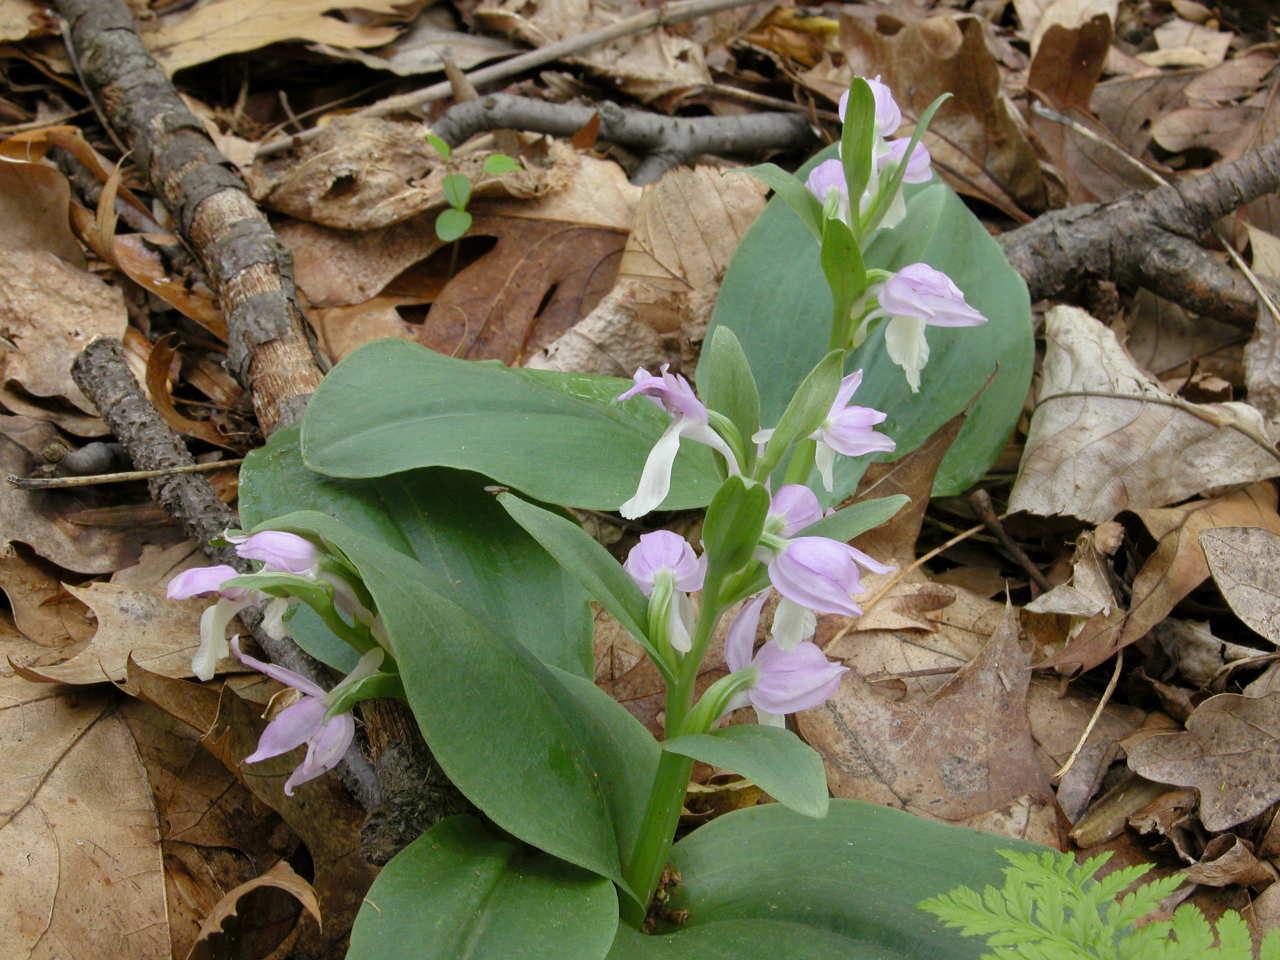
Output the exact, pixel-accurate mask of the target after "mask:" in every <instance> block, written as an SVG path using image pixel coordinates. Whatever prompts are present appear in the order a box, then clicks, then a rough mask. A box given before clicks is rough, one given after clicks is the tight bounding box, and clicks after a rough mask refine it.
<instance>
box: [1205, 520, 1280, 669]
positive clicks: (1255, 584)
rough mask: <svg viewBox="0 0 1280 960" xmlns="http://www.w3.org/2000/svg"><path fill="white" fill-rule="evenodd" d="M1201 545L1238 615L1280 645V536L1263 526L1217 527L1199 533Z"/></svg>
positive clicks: (1260, 634)
mask: <svg viewBox="0 0 1280 960" xmlns="http://www.w3.org/2000/svg"><path fill="white" fill-rule="evenodd" d="M1200 546H1201V547H1203V548H1204V556H1205V560H1207V561H1208V564H1209V572H1210V573H1211V574H1213V579H1214V582H1215V583H1217V585H1218V589H1219V590H1221V591H1222V596H1223V599H1225V600H1226V601H1227V603H1228V604H1229V605H1230V606H1231V609H1232V610H1233V611H1234V612H1235V615H1236V616H1237V617H1239V618H1240V619H1241V620H1243V621H1244V622H1245V624H1246V625H1247V626H1248V627H1249V628H1250V629H1251V630H1253V631H1254V633H1257V634H1258V635H1259V636H1262V637H1266V638H1267V639H1268V640H1270V641H1271V642H1272V643H1274V644H1277V645H1280V536H1277V535H1276V534H1275V533H1272V532H1271V531H1269V530H1264V529H1263V528H1262V527H1218V528H1216V529H1211V530H1206V531H1204V532H1203V533H1202V534H1200Z"/></svg>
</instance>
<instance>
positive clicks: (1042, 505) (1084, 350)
mask: <svg viewBox="0 0 1280 960" xmlns="http://www.w3.org/2000/svg"><path fill="white" fill-rule="evenodd" d="M1045 333H1046V340H1047V350H1046V353H1045V360H1044V367H1043V371H1042V374H1041V381H1040V385H1039V389H1038V403H1037V406H1036V410H1035V413H1034V414H1033V416H1032V420H1031V430H1030V433H1029V435H1028V437H1027V444H1026V452H1025V453H1024V455H1023V459H1022V464H1021V468H1020V469H1019V472H1018V479H1017V482H1016V483H1015V484H1014V488H1013V492H1012V493H1011V495H1010V498H1009V509H1010V510H1011V511H1017V510H1025V511H1027V512H1029V513H1035V514H1040V515H1043V516H1051V515H1056V514H1071V515H1074V516H1077V517H1080V518H1081V519H1084V520H1088V521H1090V522H1093V523H1101V522H1103V521H1104V520H1110V519H1111V518H1112V517H1114V516H1115V515H1116V514H1118V513H1119V512H1120V511H1121V510H1132V509H1137V508H1141V507H1159V506H1163V505H1164V504H1166V503H1174V502H1176V501H1178V500H1184V499H1186V498H1187V497H1190V496H1193V495H1194V494H1196V493H1199V492H1200V491H1201V490H1204V489H1205V488H1207V487H1211V486H1215V485H1224V484H1231V483H1248V482H1251V481H1255V480H1261V479H1263V478H1266V477H1273V476H1276V475H1278V474H1280V458H1277V456H1276V454H1275V452H1274V449H1273V448H1271V447H1270V443H1269V441H1268V440H1267V438H1266V434H1265V430H1264V427H1263V422H1262V416H1261V414H1259V413H1258V411H1257V410H1255V409H1254V408H1253V407H1250V406H1249V405H1248V404H1244V403H1217V404H1192V403H1188V402H1186V401H1183V400H1179V399H1177V398H1176V397H1172V396H1170V395H1169V394H1168V393H1167V392H1165V391H1164V390H1163V389H1162V388H1161V387H1160V386H1159V385H1157V384H1156V383H1153V382H1152V381H1151V380H1150V379H1149V378H1148V377H1147V376H1146V375H1145V374H1143V373H1142V372H1141V371H1140V370H1139V369H1138V368H1137V367H1136V366H1135V365H1134V364H1133V361H1132V360H1131V359H1130V358H1129V356H1128V355H1127V354H1126V353H1125V352H1124V349H1123V348H1122V347H1121V346H1120V344H1119V343H1118V342H1117V340H1116V338H1115V334H1113V333H1112V332H1111V331H1110V330H1108V329H1107V328H1106V327H1104V326H1103V325H1102V324H1101V323H1099V322H1098V321H1097V320H1095V319H1094V318H1093V317H1091V316H1089V314H1087V313H1085V312H1084V311H1083V310H1080V309H1078V308H1076V307H1067V306H1058V307H1054V308H1053V309H1052V310H1050V311H1049V313H1048V314H1047V315H1046V317H1045Z"/></svg>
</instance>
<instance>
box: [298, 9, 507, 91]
mask: <svg viewBox="0 0 1280 960" xmlns="http://www.w3.org/2000/svg"><path fill="white" fill-rule="evenodd" d="M311 49H312V50H314V51H315V52H316V53H322V54H324V55H325V56H326V57H332V58H334V59H337V60H354V61H356V62H357V63H362V64H364V65H365V66H366V67H369V68H371V69H373V70H386V71H389V72H390V73H393V74H395V75H396V76H400V77H412V76H418V75H420V74H424V73H439V72H441V71H442V70H444V59H443V58H442V55H443V56H444V57H448V59H450V60H452V61H453V62H454V63H455V64H457V66H458V69H459V70H470V69H471V68H472V67H475V66H479V65H480V64H482V63H484V62H485V61H486V60H493V59H495V58H497V57H509V56H512V55H513V54H517V53H520V52H521V50H520V48H519V47H516V46H514V45H512V44H510V43H506V42H504V41H502V40H499V39H498V38H497V37H486V36H484V35H482V34H477V33H471V32H463V31H461V30H457V29H455V28H454V16H453V14H452V13H451V12H449V10H447V9H446V8H444V7H443V6H440V5H433V6H430V7H428V9H426V10H424V11H422V12H421V13H419V14H418V15H417V16H416V17H415V18H414V19H413V21H412V22H411V23H410V24H409V29H408V30H407V31H405V32H404V33H402V34H400V36H399V37H397V38H396V39H395V40H394V41H393V42H391V43H389V44H387V45H386V46H385V47H379V48H378V49H377V50H373V51H364V50H352V49H348V48H343V47H335V46H329V45H327V44H323V43H321V44H316V45H314V46H312V47H311Z"/></svg>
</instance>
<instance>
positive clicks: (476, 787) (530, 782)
mask: <svg viewBox="0 0 1280 960" xmlns="http://www.w3.org/2000/svg"><path fill="white" fill-rule="evenodd" d="M272 525H273V528H274V529H279V530H287V531H290V532H293V533H298V534H302V535H305V536H311V537H312V538H315V539H318V540H320V541H322V542H324V543H326V544H327V545H329V546H330V547H331V548H332V549H336V550H337V551H338V552H340V553H341V554H342V555H344V556H345V557H346V558H347V559H348V560H349V561H350V562H351V564H352V565H353V566H354V567H355V568H356V569H357V570H359V571H360V575H361V577H362V578H363V580H364V583H365V585H366V587H368V589H369V592H370V593H371V594H372V595H373V598H374V601H375V603H376V605H377V608H378V614H379V616H381V617H382V620H383V623H384V624H385V625H386V629H387V633H388V635H389V637H390V645H391V652H392V654H393V655H394V656H395V658H396V661H397V662H398V663H399V665H400V674H401V677H402V679H403V682H404V688H405V693H406V694H407V697H408V701H409V706H410V707H411V708H412V709H413V713H414V716H415V717H416V718H417V721H418V726H419V728H420V729H421V730H422V735H423V737H424V738H425V739H426V741H427V743H428V744H429V745H430V747H431V750H432V752H433V753H434V754H435V756H436V759H437V760H439V762H440V766H441V767H442V768H443V770H444V772H445V774H446V775H447V776H448V777H449V779H450V780H451V781H453V783H454V784H455V785H456V786H457V787H458V789H459V790H461V791H462V792H463V793H464V794H465V795H466V796H467V798H468V799H470V800H471V802H472V803H474V804H475V805H476V806H477V807H479V808H480V809H481V810H483V811H484V812H485V814H487V815H488V816H489V817H490V818H491V819H492V820H493V822H494V823H496V824H497V825H498V826H500V827H501V828H502V829H504V830H507V831H509V832H510V833H512V834H514V835H515V836H516V837H518V838H520V839H521V840H524V841H525V842H526V843H530V844H532V845H533V846H535V847H538V848H539V849H541V850H545V851H546V852H548V853H550V854H553V855H555V856H558V857H560V858H561V859H563V860H568V861H569V862H570V863H574V864H577V865H578V866H580V867H584V868H585V869H588V870H591V871H592V872H594V873H598V874H600V875H601V876H605V877H608V878H610V879H612V880H614V881H615V882H617V883H619V884H620V885H622V886H623V887H624V889H625V881H624V880H623V879H622V872H621V858H620V853H619V847H618V837H617V834H616V832H615V828H614V823H613V816H612V813H611V807H612V806H613V803H612V802H611V800H610V795H609V794H610V791H611V790H612V789H613V788H612V787H611V786H610V785H609V784H608V783H607V782H606V781H605V775H606V772H611V771H612V770H614V769H616V767H617V765H618V764H620V763H623V762H625V758H622V759H618V760H616V761H613V762H611V763H610V765H609V771H605V770H602V769H600V767H599V765H598V761H597V758H598V757H600V756H602V755H605V754H606V753H607V752H608V751H610V750H612V749H613V746H612V744H611V743H610V742H603V741H601V742H597V736H596V733H597V731H598V729H599V726H600V725H599V724H597V723H594V722H592V721H591V718H590V716H589V715H588V714H587V712H586V711H584V709H583V707H582V705H581V699H582V695H581V691H580V690H577V689H575V690H573V691H571V690H570V689H569V688H568V687H566V685H565V680H564V677H565V676H566V675H565V674H564V673H557V672H556V671H555V670H554V669H553V668H551V667H547V666H545V665H544V664H543V663H541V662H540V661H539V660H538V659H537V658H536V657H535V656H534V655H533V654H532V653H530V652H529V651H528V650H527V649H526V648H525V647H524V646H522V645H521V644H520V643H519V642H517V641H516V640H514V639H511V638H510V637H508V636H506V635H505V634H502V633H500V632H498V631H496V630H494V629H493V628H492V627H490V626H488V625H486V624H484V623H482V622H481V621H479V620H477V619H476V618H475V617H473V616H471V615H470V614H468V613H467V611H466V610H464V609H463V608H462V607H460V606H458V605H457V604H456V603H453V602H451V601H450V600H448V599H446V598H444V597H442V596H440V595H439V594H438V593H436V592H434V591H433V590H431V589H430V588H429V587H427V586H426V585H425V582H426V580H427V577H426V574H425V570H424V568H423V567H422V565H421V564H420V563H418V562H417V561H416V560H413V559H411V558H410V557H408V556H406V555H405V554H403V553H400V552H398V551H396V550H393V549H392V548H391V547H388V546H386V545H385V544H383V543H381V542H380V541H378V540H375V539H373V538H371V537H368V536H366V535H364V534H362V533H359V532H357V531H355V530H352V529H351V528H350V527H347V526H345V525H344V524H342V523H339V522H338V521H336V520H334V519H332V518H331V517H327V516H324V515H323V514H319V513H315V512H311V511H308V512H302V513H294V514H289V515H287V516H284V517H280V518H278V519H276V520H273V521H272ZM618 709H619V710H622V709H623V708H622V707H618Z"/></svg>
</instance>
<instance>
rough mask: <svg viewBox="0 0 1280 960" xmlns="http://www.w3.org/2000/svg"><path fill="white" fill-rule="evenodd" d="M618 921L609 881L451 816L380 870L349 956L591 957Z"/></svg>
mask: <svg viewBox="0 0 1280 960" xmlns="http://www.w3.org/2000/svg"><path fill="white" fill-rule="evenodd" d="M617 923H618V900H617V896H616V894H615V892H614V889H613V886H612V884H610V883H609V881H608V880H605V879H604V878H603V877H598V876H595V875H593V874H590V873H587V872H586V871H584V870H580V869H578V868H577V867H573V866H570V865H569V864H567V863H565V862H564V861H562V860H557V859H556V858H554V857H549V856H547V855H546V854H545V853H539V852H537V851H534V850H531V849H529V848H528V847H522V846H520V845H518V844H514V843H511V842H510V841H509V840H506V839H503V838H500V837H498V836H496V835H495V834H494V833H493V832H492V831H491V830H490V829H489V828H487V827H486V826H485V825H484V824H483V823H481V822H480V821H479V820H477V819H476V818H474V817H469V816H457V817H450V818H448V819H447V820H443V821H441V822H440V823H439V824H437V825H436V826H435V827H432V828H431V830H429V831H427V832H426V833H424V834H423V835H422V836H421V837H419V838H418V839H417V840H415V841H414V842H413V843H411V844H409V846H407V847H405V848H404V849H403V850H401V851H400V852H399V853H398V854H396V856H395V857H394V858H393V859H392V860H391V862H390V863H388V864H387V865H386V866H385V867H383V868H382V872H381V873H379V874H378V878H377V879H376V880H374V882H373V886H372V887H370V888H369V892H368V894H366V896H365V898H364V905H363V906H362V907H361V909H360V914H359V916H357V917H356V923H355V928H354V929H353V930H352V931H351V947H350V949H349V950H348V952H347V960H512V958H516V957H519V958H521V960H565V958H575V960H577V958H581V960H591V958H596V957H603V956H604V955H605V953H606V951H607V950H608V949H609V944H610V942H611V941H612V939H613V937H614V934H615V930H616V927H617Z"/></svg>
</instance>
